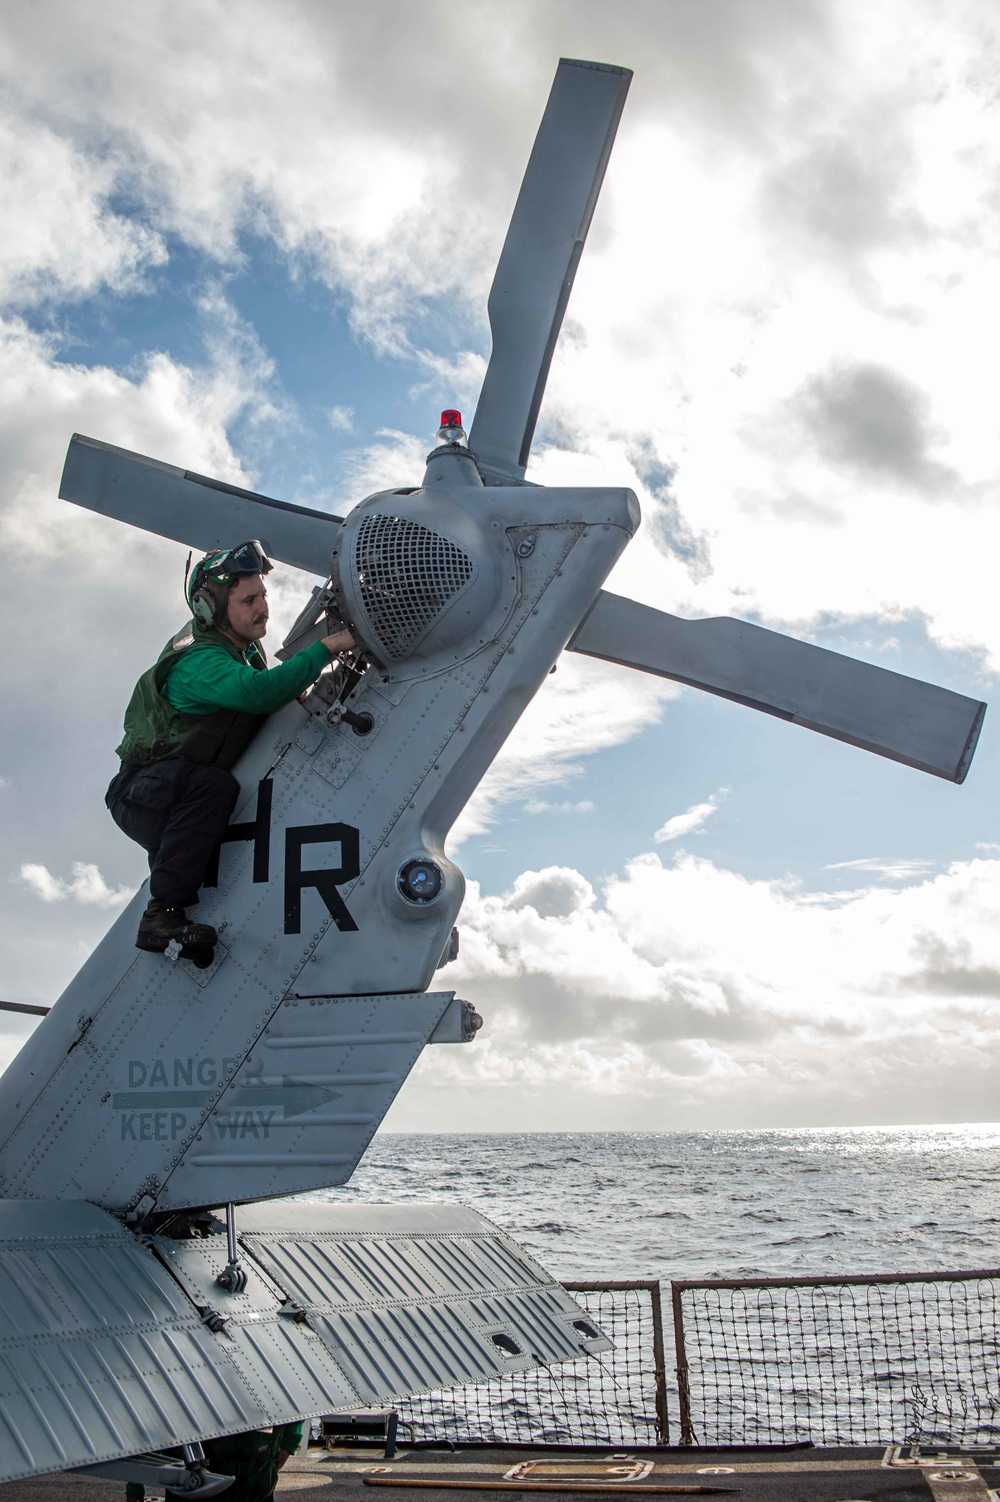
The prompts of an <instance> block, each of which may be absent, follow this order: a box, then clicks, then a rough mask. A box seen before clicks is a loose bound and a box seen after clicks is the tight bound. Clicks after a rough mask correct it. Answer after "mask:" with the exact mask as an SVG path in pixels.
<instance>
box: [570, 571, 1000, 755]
mask: <svg viewBox="0 0 1000 1502" xmlns="http://www.w3.org/2000/svg"><path fill="white" fill-rule="evenodd" d="M569 650H570V651H572V652H583V653H584V654H586V655H587V656H588V657H601V658H604V659H605V661H607V662H619V663H622V664H623V665H624V666H626V667H632V668H640V669H641V670H642V671H643V672H646V673H656V674H658V675H659V676H660V677H662V678H673V679H675V680H676V682H678V683H687V684H690V685H691V687H692V688H702V689H705V690H706V691H707V692H708V693H710V694H719V695H720V696H721V697H722V698H724V699H733V700H735V701H736V703H737V704H746V705H749V707H750V708H751V709H762V710H763V711H764V712H765V713H766V714H772V715H777V716H778V717H779V719H782V720H791V721H792V723H793V724H795V725H804V726H805V727H806V729H807V730H818V731H819V732H820V733H821V734H822V735H830V736H833V738H834V739H835V740H839V741H847V743H848V744H849V745H852V746H860V747H861V748H862V749H863V750H865V751H874V752H875V753H876V754H877V755H879V756H888V757H890V758H891V759H892V760H893V761H901V762H903V764H904V765H905V766H908V767H916V768H917V769H918V770H919V771H921V772H931V773H933V775H934V776H935V777H944V778H946V779H947V780H948V781H949V782H963V781H964V780H965V774H966V772H967V771H968V770H969V764H970V762H971V761H972V755H973V752H974V751H975V749H976V742H977V740H978V739H979V731H980V727H981V725H982V723H983V715H984V714H985V713H986V705H985V704H983V703H980V702H979V701H978V700H976V699H968V698H966V696H965V695H964V694H956V693H952V691H951V690H950V689H946V688H938V687H936V686H935V685H934V684H933V683H923V682H922V681H921V680H920V679H919V678H907V677H904V675H903V674H902V673H893V672H890V671H889V669H888V668H879V667H875V666H873V665H872V664H871V663H867V662H858V661H857V659H856V658H854V657H845V656H843V655H842V654H841V653H840V652H830V651H828V650H827V649H826V648H825V647H814V646H813V645H812V644H811V643H810V642H802V641H796V640H795V639H794V638H793V637H790V636H782V635H781V634H780V633H779V632H777V631H768V630H766V629H765V628H764V627H763V626H752V625H750V624H749V623H748V622H746V621H736V620H728V619H725V618H722V617H718V618H715V619H712V620H703V621H684V620H681V619H679V618H678V617H677V616H675V615H667V614H666V613H665V612H664V611H662V610H654V609H653V608H652V607H650V606H649V605H640V604H638V602H637V601H635V600H625V599H622V597H621V596H620V595H613V594H609V593H608V592H607V590H602V591H601V593H600V594H599V595H598V597H597V601H596V603H595V605H594V607H593V609H592V610H591V612H590V614H589V615H588V616H587V618H586V620H585V621H584V622H583V624H582V625H581V626H580V628H579V630H578V631H577V633H576V635H575V636H574V637H573V639H572V640H571V641H570V643H569Z"/></svg>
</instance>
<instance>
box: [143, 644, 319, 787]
mask: <svg viewBox="0 0 1000 1502" xmlns="http://www.w3.org/2000/svg"><path fill="white" fill-rule="evenodd" d="M330 660H331V658H330V653H329V652H328V651H327V649H326V647H324V645H323V643H322V642H321V641H317V642H313V644H312V646H310V647H307V648H306V649H305V651H304V652H298V653H296V655H295V656H294V657H291V658H289V660H288V661H287V662H283V663H280V664H279V665H278V667H274V668H269V667H268V666H267V659H266V657H265V656H264V652H263V649H262V648H261V647H260V646H259V645H258V644H257V643H256V642H251V643H250V644H249V645H248V646H247V647H246V648H245V649H242V648H240V647H239V646H237V644H236V642H234V641H231V640H230V638H229V637H228V636H225V635H224V634H223V633H222V632H221V631H216V630H214V629H212V628H208V629H206V628H205V627H202V626H200V625H196V624H195V622H194V621H191V622H189V624H188V625H187V626H186V627H185V628H184V630H183V631H180V632H178V634H177V635H176V636H174V637H172V638H171V639H170V641H168V642H167V644H166V646H165V647H164V649H163V651H162V652H161V653H160V655H159V657H158V658H157V660H156V662H155V663H154V664H153V666H152V667H151V668H149V669H148V670H147V671H146V672H145V673H143V675H142V677H141V678H140V679H139V681H138V683H137V684H136V686H135V689H134V691H133V694H132V697H131V699H130V700H129V705H128V708H127V709H126V711H125V738H124V740H123V741H122V743H121V745H120V746H119V747H118V755H119V756H120V757H121V759H122V761H123V762H129V763H135V764H138V765H140V766H145V765H147V764H148V763H150V762H153V761H162V760H164V759H165V758H167V757H171V756H190V757H191V758H192V760H193V761H197V762H201V763H202V764H204V765H210V766H218V767H222V768H224V769H225V770H227V771H228V770H229V769H230V768H231V767H232V766H233V765H234V763H235V762H236V760H237V759H238V757H239V756H240V754H241V752H242V751H243V750H244V749H245V748H246V746H247V745H249V743H250V741H251V739H252V738H253V735H254V733H255V731H256V730H257V728H258V726H259V725H260V724H261V722H262V721H263V719H264V718H265V717H266V716H267V715H269V714H273V712H274V711H275V710H276V709H280V708H281V706H282V705H283V704H288V703H290V702H291V700H292V699H296V698H298V696H299V694H301V693H302V692H303V690H304V689H307V688H308V687H309V685H310V684H311V683H315V681H316V679H317V678H318V677H319V675H320V673H321V672H322V671H323V669H324V668H325V667H326V666H327V664H328V663H329V662H330Z"/></svg>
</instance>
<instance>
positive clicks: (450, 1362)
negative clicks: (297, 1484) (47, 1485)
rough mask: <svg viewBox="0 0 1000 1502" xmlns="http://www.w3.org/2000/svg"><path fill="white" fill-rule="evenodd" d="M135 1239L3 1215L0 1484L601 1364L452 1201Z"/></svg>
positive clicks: (69, 1214) (79, 1213) (6, 1206)
mask: <svg viewBox="0 0 1000 1502" xmlns="http://www.w3.org/2000/svg"><path fill="white" fill-rule="evenodd" d="M237 1229H238V1233H239V1235H238V1255H239V1261H240V1266H241V1267H242V1269H243V1271H244V1272H245V1273H246V1276H247V1282H246V1286H245V1288H244V1289H243V1290H242V1291H241V1292H239V1293H233V1294H230V1293H227V1292H226V1291H225V1289H223V1288H221V1287H220V1286H219V1285H218V1283H217V1281H216V1280H217V1277H218V1274H219V1273H220V1272H221V1271H222V1270H223V1268H224V1267H225V1266H226V1263H227V1248H226V1236H225V1231H224V1228H223V1227H222V1226H221V1224H219V1225H218V1232H217V1234H214V1235H209V1236H206V1237H203V1238H195V1239H192V1240H178V1241H174V1240H171V1239H170V1238H168V1237H164V1236H158V1237H154V1238H152V1239H151V1241H150V1242H144V1241H140V1240H139V1239H138V1238H137V1237H136V1236H135V1235H133V1234H132V1232H130V1231H128V1230H126V1229H125V1227H123V1226H122V1225H121V1224H120V1222H118V1221H117V1220H115V1218H114V1217H113V1216H112V1215H109V1214H108V1213H107V1212H106V1211H103V1210H99V1209H97V1208H96V1207H95V1206H93V1205H88V1204H84V1203H82V1202H79V1201H77V1202H73V1201H70V1202H59V1203H53V1202H51V1201H39V1200H33V1201H25V1200H3V1201H0V1310H2V1313H0V1481H10V1480H15V1479H17V1478H19V1477H23V1476H32V1475H40V1474H44V1473H46V1472H50V1471H60V1470H67V1469H69V1468H70V1467H82V1466H100V1465H101V1464H102V1463H103V1462H107V1461H109V1460H114V1459H117V1458H119V1457H122V1456H127V1455H139V1456H142V1454H143V1452H145V1451H149V1450H160V1449H162V1448H164V1447H166V1446H171V1445H178V1444H189V1443H191V1442H193V1441H194V1440H198V1439H208V1438H211V1437H214V1436H216V1435H220V1434H233V1433H238V1432H241V1431H245V1430H248V1429H259V1428H266V1427H268V1426H270V1425H274V1424H282V1423H290V1422H293V1421H294V1420H296V1419H299V1418H308V1417H312V1416H315V1415H319V1414H321V1413H328V1412H330V1411H331V1410H336V1409H344V1408H351V1409H353V1408H361V1407H369V1406H373V1405H382V1404H384V1403H387V1402H391V1401H392V1400H393V1399H395V1398H400V1397H404V1396H407V1395H410V1394H413V1393H417V1392H423V1391H427V1390H430V1389H433V1388H440V1387H451V1386H456V1385H460V1384H464V1383H467V1382H480V1381H488V1380H490V1379H492V1378H494V1377H498V1376H502V1375H503V1374H504V1373H506V1372H509V1371H524V1370H527V1369H529V1368H532V1367H536V1366H540V1365H548V1364H549V1363H551V1362H558V1361H567V1360H572V1359H574V1358H576V1357H579V1356H582V1355H584V1354H589V1353H591V1352H597V1351H604V1350H607V1349H608V1348H609V1344H610V1343H609V1342H608V1341H607V1340H606V1338H605V1337H604V1336H602V1335H601V1334H600V1333H599V1332H598V1331H597V1330H596V1327H595V1326H594V1325H593V1324H592V1323H591V1322H590V1319H589V1316H585V1315H584V1312H583V1311H582V1310H581V1309H580V1308H579V1306H578V1305H577V1304H575V1303H574V1302H573V1300H572V1299H571V1298H570V1296H569V1294H567V1293H566V1291H565V1289H563V1288H560V1286H559V1285H558V1284H557V1283H555V1282H554V1281H553V1280H552V1279H551V1278H550V1277H549V1276H548V1274H546V1273H545V1272H544V1271H543V1270H542V1268H540V1267H539V1266H538V1264H537V1263H535V1262H534V1261H533V1260H532V1259H531V1258H530V1257H528V1256H527V1255H526V1254H525V1253H524V1252H522V1251H521V1249H520V1248H519V1247H517V1246H516V1245H515V1244H514V1243H513V1242H512V1241H511V1240H510V1239H509V1238H508V1237H507V1236H505V1235H504V1234H503V1232H501V1231H498V1230H497V1229H496V1227H495V1226H493V1225H491V1224H490V1222H489V1221H487V1220H485V1219H483V1217H482V1216H480V1215H478V1214H476V1213H475V1212H473V1211H471V1210H464V1209H462V1208H461V1207H458V1206H452V1205H409V1204H407V1205H381V1206H379V1205H375V1206H364V1205H350V1206H346V1205H345V1206H340V1205H324V1204H301V1203H300V1204H294V1205H292V1204H280V1203H279V1204H264V1205H257V1206H254V1207H253V1208H252V1209H244V1210H242V1211H240V1212H239V1216H238V1221H237Z"/></svg>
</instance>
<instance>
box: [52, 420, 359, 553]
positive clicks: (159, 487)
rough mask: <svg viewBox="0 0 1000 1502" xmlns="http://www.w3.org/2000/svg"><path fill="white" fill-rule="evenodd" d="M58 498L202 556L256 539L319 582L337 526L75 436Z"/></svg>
mask: <svg viewBox="0 0 1000 1502" xmlns="http://www.w3.org/2000/svg"><path fill="white" fill-rule="evenodd" d="M59 496H60V499H61V500H64V501H73V502H75V503H76V505H77V506H86V507H87V508H88V510H90V511H99V512H100V513H101V514H102V516H112V517H114V518H115V520H116V521H120V522H128V523H129V524H130V525H131V526H133V527H142V528H144V530H145V531H147V532H155V533H156V534H157V536H159V537H169V538H172V539H173V541H174V542H181V543H183V544H184V545H185V547H194V548H200V549H201V550H202V551H203V552H206V553H207V552H210V551H211V550H213V549H215V548H232V547H235V546H236V544H237V543H240V542H243V541H245V540H246V539H247V538H250V537H255V538H257V540H258V541H259V542H260V543H261V544H262V546H263V548H264V551H265V552H266V553H267V555H268V557H269V558H273V559H274V560H275V562H279V563H289V564H291V565H292V566H293V567H294V568H303V569H308V570H309V572H310V573H313V574H320V575H321V576H322V577H323V578H326V576H327V575H328V574H329V572H330V554H331V552H332V549H333V543H334V537H335V536H336V532H337V528H338V527H339V525H340V520H341V519H340V517H339V516H327V515H326V513H325V512H322V511H310V510H309V509H308V508H307V507H305V506H289V505H286V503H285V502H284V501H272V500H271V499H270V497H268V496H266V495H257V494H256V493H255V492H254V491H252V490H241V489H240V488H239V486H237V485H227V484H225V482H224V481H222V480H209V479H206V477H205V476H204V475H196V474H194V473H193V472H192V471H191V470H189V469H176V468H175V467H174V465H172V464H162V463H161V462H160V461H159V460H158V459H146V458H145V457H144V456H143V455H142V454H132V453H130V452H129V451H128V449H116V448H112V446H111V445H110V444H109V443H99V442H98V440H97V439H96V438H84V437H83V436H82V434H80V433H74V435H73V438H72V441H71V443H70V446H69V452H68V453H67V455H66V465H65V468H64V469H63V476H62V483H61V484H60V486H59Z"/></svg>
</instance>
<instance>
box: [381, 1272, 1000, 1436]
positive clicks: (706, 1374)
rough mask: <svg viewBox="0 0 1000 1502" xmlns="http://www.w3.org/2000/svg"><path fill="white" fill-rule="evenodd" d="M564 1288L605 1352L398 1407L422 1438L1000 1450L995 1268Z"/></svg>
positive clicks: (999, 1295)
mask: <svg viewBox="0 0 1000 1502" xmlns="http://www.w3.org/2000/svg"><path fill="white" fill-rule="evenodd" d="M564 1286H565V1287H566V1288H568V1289H569V1290H570V1291H571V1292H572V1293H573V1294H574V1295H575V1296H576V1297H577V1299H578V1301H579V1302H580V1304H581V1305H582V1306H583V1307H584V1308H585V1309H586V1311H587V1313H588V1314H589V1315H591V1317H592V1318H593V1319H594V1320H595V1321H596V1323H597V1324H598V1325H599V1326H600V1327H601V1328H602V1329H603V1330H604V1331H605V1333H606V1334H607V1335H609V1336H610V1337H611V1339H612V1340H613V1341H614V1343H615V1349H614V1351H612V1352H609V1353H607V1354H605V1355H601V1356H593V1357H591V1358H590V1359H589V1360H586V1361H583V1360H581V1361H578V1362H567V1363H565V1364H563V1365H561V1366H555V1367H551V1368H541V1369H539V1370H536V1371H531V1372H523V1373H511V1374H510V1375H509V1376H506V1377H503V1378H500V1379H498V1380H497V1381H494V1382H489V1383H483V1384H481V1385H478V1386H474V1387H463V1388H455V1389H452V1390H449V1391H442V1392H434V1393H427V1394H424V1395H422V1396H420V1397H417V1398H411V1399H408V1400H406V1401H405V1402H403V1403H401V1404H400V1405H399V1412H400V1417H401V1418H402V1419H403V1421H404V1422H405V1423H406V1424H408V1425H411V1426H412V1428H413V1433H414V1437H415V1438H416V1439H417V1440H418V1441H420V1440H423V1441H425V1442H435V1441H438V1442H440V1441H442V1440H444V1441H449V1442H451V1443H453V1444H460V1443H463V1442H464V1443H495V1444H525V1443H529V1444H530V1443H536V1444H547V1445H599V1446H606V1445H613V1446H616V1447H622V1446H627V1447H629V1448H635V1447H642V1446H652V1445H664V1444H668V1443H669V1442H670V1439H671V1434H673V1435H674V1436H675V1443H676V1442H677V1441H678V1440H679V1442H680V1444H682V1445H742V1444H747V1445H760V1444H789V1443H795V1442H801V1441H806V1440H811V1441H812V1442H813V1443H814V1444H826V1445H836V1444H853V1445H866V1444H892V1443H896V1444H904V1443H910V1444H913V1443H916V1444H924V1445H931V1444H952V1445H958V1444H961V1445H966V1446H967V1445H991V1446H996V1445H998V1443H1000V1332H998V1323H997V1319H998V1313H1000V1310H998V1307H997V1306H998V1300H1000V1269H997V1268H986V1269H972V1270H970V1271H962V1272H934V1273H884V1274H875V1273H870V1274H862V1275H856V1276H833V1275H830V1276H826V1277H816V1278H741V1279H728V1278H697V1279H682V1280H678V1281H676V1282H673V1283H672V1284H671V1285H670V1288H671V1299H670V1308H669V1311H667V1310H664V1311H662V1312H661V1303H660V1285H659V1283H658V1282H656V1281H655V1280H649V1279H637V1280H628V1281H623V1280H617V1281H615V1280H610V1281H596V1280H590V1281H587V1282H579V1281H577V1282H567V1283H565V1285H564ZM664 1315H667V1319H668V1321H669V1320H670V1319H671V1318H672V1325H673V1339H674V1346H675V1350H676V1362H677V1364H676V1382H674V1381H673V1380H672V1375H673V1374H671V1376H668V1373H667V1370H666V1363H665V1359H664V1326H665V1320H664Z"/></svg>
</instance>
